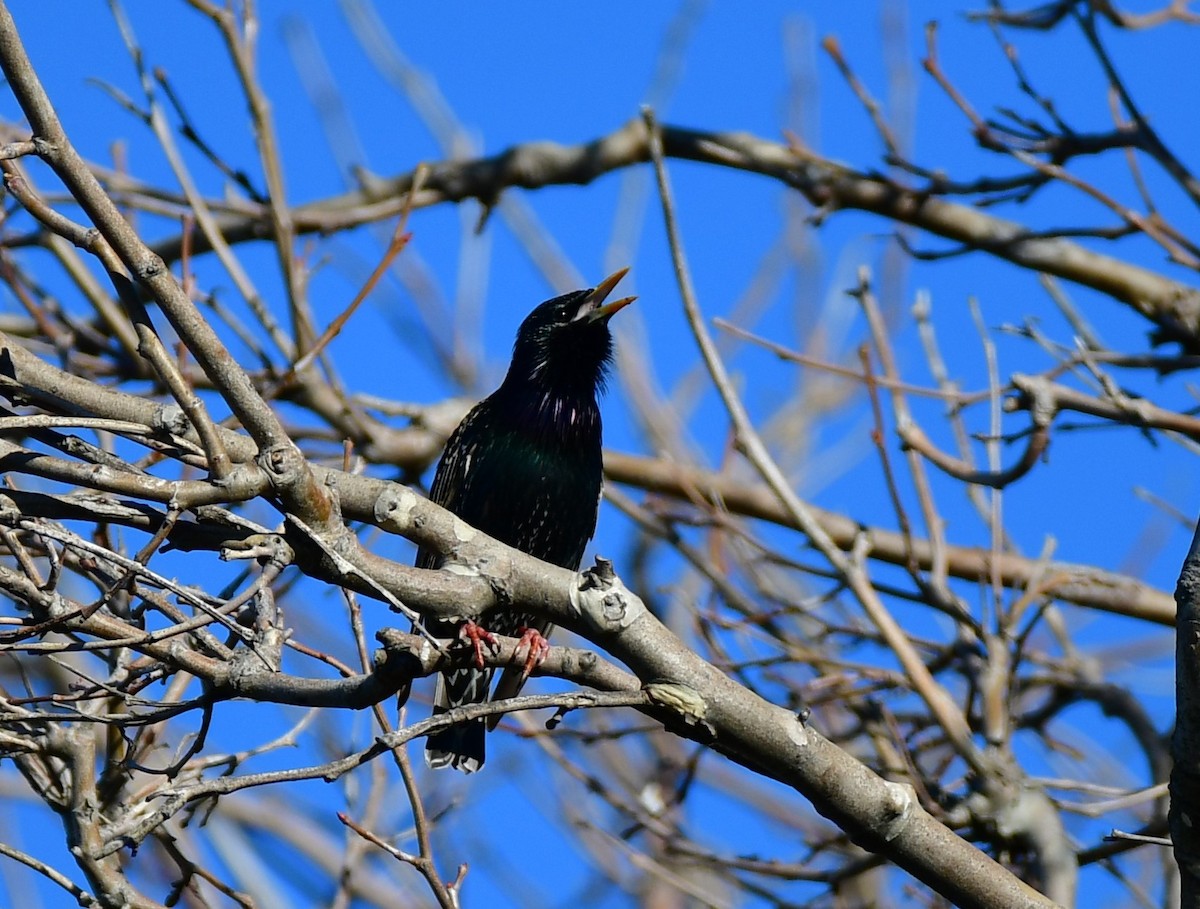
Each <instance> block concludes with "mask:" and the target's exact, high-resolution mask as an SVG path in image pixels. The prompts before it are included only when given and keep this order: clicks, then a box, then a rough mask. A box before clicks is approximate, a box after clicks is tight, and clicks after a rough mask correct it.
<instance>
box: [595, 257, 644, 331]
mask: <svg viewBox="0 0 1200 909" xmlns="http://www.w3.org/2000/svg"><path fill="white" fill-rule="evenodd" d="M628 271H629V269H628V267H626V268H621V269H618V270H617V271H614V272H613V273H612V274H611V275H609V276H608V277H607V278H605V279H604V280H603V281H601V282H600V283H599V284H597V285H596V286H595V288H593V289H592V292H591V293H590V294H588V298H587V301H586V302H585V304H584V307H583V309H586V310H587V320H588V321H589V322H595V321H596V320H598V319H610V318H612V317H613V315H615V314H616V313H618V312H620V311H621V310H622V309H624V308H625V307H626V306H628V305H629V304H630V303H632V302H633V301H634V300H636V299H637V297H622V298H621V299H619V300H613V301H612V302H611V303H605V302H604V300H605V299H606V298H607V297H608V295H609V294H610V293H612V292H613V288H615V287H616V286H617V285H618V284H619V283H620V282H621V279H622V278H623V277H625V275H626V273H627V272H628ZM592 307H594V308H592Z"/></svg>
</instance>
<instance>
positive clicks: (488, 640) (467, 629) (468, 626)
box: [458, 619, 500, 669]
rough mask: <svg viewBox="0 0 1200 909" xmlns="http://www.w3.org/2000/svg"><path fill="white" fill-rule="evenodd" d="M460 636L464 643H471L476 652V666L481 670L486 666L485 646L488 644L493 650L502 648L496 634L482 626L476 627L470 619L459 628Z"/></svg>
mask: <svg viewBox="0 0 1200 909" xmlns="http://www.w3.org/2000/svg"><path fill="white" fill-rule="evenodd" d="M458 636H459V638H461V639H462V640H464V641H470V642H471V646H472V647H473V648H474V650H475V666H476V667H477V668H479V669H483V668H484V665H485V664H484V661H483V645H484V644H487V645H488V647H490V648H491V649H492V650H495V649H496V648H497V647H498V646H500V645H499V644H498V643H497V642H496V636H495V635H494V634H492V633H491V632H490V631H488V630H487V629H486V628H484V627H483V626H482V625H476V624H475V623H474V622H472V621H471V620H470V619H467V620H466V621H465V622H463V623H462V625H460V626H459V629H458Z"/></svg>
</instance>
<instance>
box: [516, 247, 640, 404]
mask: <svg viewBox="0 0 1200 909" xmlns="http://www.w3.org/2000/svg"><path fill="white" fill-rule="evenodd" d="M627 271H629V269H628V268H622V269H621V270H620V271H616V272H613V273H612V274H611V275H609V276H608V277H607V278H605V279H604V280H603V281H601V282H600V283H599V284H597V285H596V286H595V287H593V288H591V289H590V290H576V291H572V292H571V293H569V294H563V295H562V296H561V297H555V298H554V299H552V300H547V301H546V302H545V303H543V304H541V305H540V306H538V307H537V309H535V310H534V311H533V312H531V313H530V314H529V315H528V316H526V317H525V321H524V322H522V323H521V327H520V328H518V329H517V340H516V343H515V344H513V358H512V363H511V364H510V365H509V367H508V377H507V378H506V379H505V382H506V383H520V384H529V385H535V386H538V387H540V388H544V389H546V390H547V391H556V392H561V393H563V394H572V393H575V394H584V393H589V394H595V392H596V391H597V390H599V389H600V388H601V387H603V384H604V378H605V374H606V372H607V368H608V363H609V361H610V360H611V359H612V335H611V334H610V333H609V330H608V320H609V319H611V318H612V317H613V315H614V314H615V313H617V312H618V311H620V310H621V309H624V308H625V307H626V306H628V305H629V304H630V303H632V302H633V301H634V300H635V299H637V298H636V297H623V298H621V299H619V300H614V301H613V302H611V303H605V302H604V301H605V300H606V299H607V298H608V295H609V294H610V293H612V291H613V288H615V287H616V286H617V283H618V282H619V281H620V280H621V279H622V278H623V277H625V273H626V272H627Z"/></svg>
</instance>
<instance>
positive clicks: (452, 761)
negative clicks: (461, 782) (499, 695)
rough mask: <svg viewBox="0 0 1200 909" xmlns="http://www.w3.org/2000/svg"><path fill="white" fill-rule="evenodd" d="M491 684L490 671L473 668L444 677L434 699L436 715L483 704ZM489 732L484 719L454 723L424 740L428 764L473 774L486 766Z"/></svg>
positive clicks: (439, 677)
mask: <svg viewBox="0 0 1200 909" xmlns="http://www.w3.org/2000/svg"><path fill="white" fill-rule="evenodd" d="M491 682H492V671H491V670H490V669H476V668H475V667H474V666H469V667H466V668H464V669H456V670H454V671H453V672H446V673H442V674H441V675H439V676H438V680H437V690H436V691H435V692H434V695H433V715H434V716H438V715H440V714H443V713H445V712H446V711H448V710H452V709H453V708H455V707H460V706H463V705H464V704H482V703H483V702H485V701H486V700H487V699H488V687H489V686H490V685H491ZM486 732H487V727H486V724H485V723H484V721H483V720H482V719H478V720H467V721H466V722H463V723H455V724H454V725H453V726H450V727H448V728H446V729H443V730H441V731H440V732H435V733H434V734H433V735H431V736H429V738H427V739H426V740H425V763H426V764H428V765H429V766H430V767H433V768H439V767H453V768H454V769H455V770H461V771H462V772H463V773H474V772H475V771H476V770H478V769H479V768H480V767H482V766H483V761H484V738H485V735H486Z"/></svg>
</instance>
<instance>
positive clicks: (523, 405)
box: [416, 268, 636, 773]
mask: <svg viewBox="0 0 1200 909" xmlns="http://www.w3.org/2000/svg"><path fill="white" fill-rule="evenodd" d="M628 271H629V269H628V268H622V269H620V270H619V271H616V272H614V273H613V274H611V275H609V276H608V277H607V278H605V279H604V280H603V281H601V282H600V283H599V284H597V285H596V286H595V287H592V288H589V289H585V290H577V291H573V292H571V293H567V294H563V295H562V296H558V297H554V298H553V299H551V300H547V301H546V302H544V303H542V304H540V305H539V306H537V307H536V308H535V309H534V310H533V311H532V312H531V313H529V315H528V316H526V317H525V319H524V321H523V322H522V323H521V325H520V327H519V328H518V329H517V337H516V341H515V342H514V344H513V351H512V360H511V362H510V363H509V366H508V372H507V373H506V374H505V376H504V381H503V382H501V384H500V387H499V388H497V389H496V390H495V391H494V392H492V394H490V395H489V396H488V397H486V398H485V399H483V400H482V401H481V402H479V404H477V405H475V407H474V408H472V409H471V411H470V412H469V413H468V414H467V415H466V416H465V417H464V418H463V420H462V422H461V423H459V425H458V428H457V429H455V430H454V432H453V433H452V434H451V435H450V438H449V439H448V440H447V442H446V447H445V450H444V451H443V452H442V457H441V459H440V460H439V462H438V466H437V471H436V472H435V474H434V479H433V485H432V486H431V487H430V489H429V497H430V499H431V500H432V501H434V502H435V503H437V504H438V505H441V506H442V507H443V508H446V509H448V510H449V511H451V512H453V513H454V514H455V515H457V516H458V517H459V518H461V519H462V520H463V521H466V522H467V523H468V524H470V525H471V526H472V527H474V528H476V529H477V530H481V531H483V532H484V533H486V534H487V535H488V536H491V537H495V538H496V539H497V540H500V541H501V542H502V543H507V544H508V545H509V546H512V547H513V548H515V549H519V550H521V551H522V552H525V553H527V554H529V555H531V556H534V557H535V558H538V559H541V560H542V561H545V562H550V563H552V564H554V565H558V566H560V567H562V568H568V569H570V570H572V571H578V570H579V564H580V562H581V561H582V559H583V553H584V549H585V548H586V547H587V544H588V541H589V540H590V539H591V538H592V535H593V534H594V533H595V531H596V520H597V516H598V514H599V508H600V493H601V488H602V485H603V463H602V456H601V438H602V427H601V419H600V406H599V403H598V401H597V398H598V397H599V395H600V394H601V393H602V392H603V391H604V387H605V383H606V379H607V377H608V372H609V368H610V366H611V363H612V356H613V339H612V334H611V332H610V331H609V325H608V323H609V320H610V319H611V318H612V317H613V316H614V315H615V314H616V313H617V312H619V311H620V310H621V309H624V308H625V307H626V306H628V305H629V304H630V303H632V302H633V301H634V300H635V299H636V298H635V297H623V298H621V299H618V300H614V301H613V302H609V303H606V302H605V301H606V300H607V298H608V296H609V295H610V294H611V293H612V291H613V290H614V288H615V287H616V286H617V284H618V283H619V282H620V280H621V279H622V278H623V277H624V276H625V274H626V273H627V272H628ZM416 565H417V567H418V568H427V569H437V568H441V567H442V565H443V558H442V557H441V556H440V555H439V554H438V553H436V552H434V551H432V550H430V549H428V548H421V549H419V550H418V552H417V561H416ZM476 619H478V620H479V621H478V623H476V621H475V620H476ZM425 628H426V630H427V631H429V632H430V633H431V634H433V635H434V636H435V637H440V638H460V639H466V640H469V641H470V642H471V644H472V645H473V646H474V648H475V659H474V661H473V662H472V663H471V664H470V665H466V666H462V667H457V668H454V669H451V670H448V671H446V672H443V673H442V674H441V675H439V676H438V680H437V688H436V691H435V693H434V702H433V713H434V715H435V716H437V715H439V714H442V713H445V712H446V711H448V710H451V709H453V708H454V707H458V706H461V705H464V704H477V703H484V702H486V701H487V700H488V699H489V695H488V690H489V687H490V685H491V680H492V672H493V670H492V669H490V668H484V664H483V651H482V646H483V644H484V643H490V642H491V641H492V640H493V639H492V634H491V633H492V632H495V633H496V634H503V635H506V636H510V637H518V636H519V637H520V638H521V646H520V647H519V648H518V650H517V654H518V655H519V654H521V653H527V657H526V659H525V661H524V664H523V665H521V666H510V667H507V668H506V669H505V670H504V672H503V673H502V675H501V677H500V681H499V682H498V683H497V685H496V692H495V694H494V695H492V699H493V700H500V699H502V698H509V697H515V696H516V695H517V694H518V693H519V692H520V690H521V687H522V685H524V683H525V680H526V679H527V678H528V676H529V673H530V672H531V671H532V669H533V668H534V667H535V666H536V665H537V664H538V663H539V662H541V660H542V659H544V657H545V654H546V651H547V650H548V648H549V644H548V643H547V642H546V636H547V635H549V633H550V631H551V630H552V626H551V625H550V624H549V623H548V622H545V621H543V620H541V619H538V618H536V617H534V616H530V615H524V614H521V613H520V612H517V611H514V610H512V609H493V610H489V611H487V612H485V613H484V614H483V615H481V616H466V617H458V618H448V619H441V618H438V619H431V620H427V621H426V622H425ZM498 721H499V715H498V714H497V715H495V716H494V717H492V719H491V721H490V723H485V721H484V720H483V719H476V720H468V721H466V722H460V723H457V724H455V725H453V726H450V727H447V728H445V729H442V730H440V731H438V732H436V733H434V734H432V735H430V736H429V737H428V738H427V739H426V743H425V760H426V763H427V764H428V765H429V766H430V767H433V768H441V767H453V768H456V769H458V770H461V771H463V772H464V773H473V772H475V771H477V770H479V769H480V768H481V767H482V766H483V763H484V755H485V749H484V739H485V732H486V730H487V729H488V728H494V726H495V724H496V723H497V722H498Z"/></svg>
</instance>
